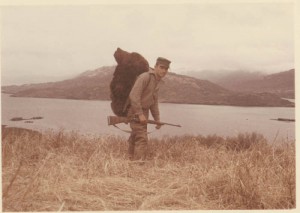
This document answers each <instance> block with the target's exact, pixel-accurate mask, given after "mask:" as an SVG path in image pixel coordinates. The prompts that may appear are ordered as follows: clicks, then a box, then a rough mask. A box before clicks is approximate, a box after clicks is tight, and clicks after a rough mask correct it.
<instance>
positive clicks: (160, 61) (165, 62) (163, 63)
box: [156, 57, 171, 68]
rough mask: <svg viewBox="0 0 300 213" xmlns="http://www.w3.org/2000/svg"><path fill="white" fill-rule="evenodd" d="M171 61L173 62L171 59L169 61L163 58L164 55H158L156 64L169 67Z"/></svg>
mask: <svg viewBox="0 0 300 213" xmlns="http://www.w3.org/2000/svg"><path fill="white" fill-rule="evenodd" d="M170 63H171V61H169V60H168V59H166V58H163V57H158V58H157V60H156V64H161V65H163V66H166V67H168V68H169V66H170Z"/></svg>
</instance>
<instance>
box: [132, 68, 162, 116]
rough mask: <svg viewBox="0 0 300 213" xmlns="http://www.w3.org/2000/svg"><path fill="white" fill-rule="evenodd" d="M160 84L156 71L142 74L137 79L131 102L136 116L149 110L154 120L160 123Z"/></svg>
mask: <svg viewBox="0 0 300 213" xmlns="http://www.w3.org/2000/svg"><path fill="white" fill-rule="evenodd" d="M159 82H160V80H158V79H157V78H156V76H155V73H154V70H152V69H150V70H149V71H148V72H145V73H142V74H140V75H139V76H138V78H137V79H136V81H135V83H134V85H133V87H132V89H131V92H130V94H129V100H130V104H131V108H132V111H133V113H134V114H136V115H140V114H143V110H149V109H150V112H151V114H152V116H153V118H154V120H156V121H159V120H160V117H159V109H158V90H159Z"/></svg>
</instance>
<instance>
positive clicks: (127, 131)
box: [113, 124, 157, 134]
mask: <svg viewBox="0 0 300 213" xmlns="http://www.w3.org/2000/svg"><path fill="white" fill-rule="evenodd" d="M113 126H114V127H116V128H117V129H119V130H121V131H123V132H126V133H131V132H132V131H129V130H125V129H121V128H120V127H118V126H117V125H116V124H113ZM156 130H157V129H154V130H153V131H151V132H147V134H150V133H153V132H155V131H156Z"/></svg>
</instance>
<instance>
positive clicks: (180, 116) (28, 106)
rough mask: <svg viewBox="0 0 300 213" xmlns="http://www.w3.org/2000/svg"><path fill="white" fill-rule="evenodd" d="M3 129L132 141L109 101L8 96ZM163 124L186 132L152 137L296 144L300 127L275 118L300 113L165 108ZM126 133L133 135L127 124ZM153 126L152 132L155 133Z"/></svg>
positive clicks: (288, 110)
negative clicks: (252, 135) (254, 136)
mask: <svg viewBox="0 0 300 213" xmlns="http://www.w3.org/2000/svg"><path fill="white" fill-rule="evenodd" d="M1 97H2V100H1V103H2V124H6V125H8V126H17V127H24V128H30V129H38V130H47V129H49V128H50V129H53V130H60V129H64V130H75V131H80V132H82V133H89V134H118V135H122V136H128V134H127V133H123V132H121V131H120V130H118V129H116V128H115V127H113V126H108V125H107V116H108V115H113V113H112V112H111V109H110V102H109V101H83V100H64V99H45V98H13V97H9V95H7V94H2V96H1ZM160 111H161V120H162V121H165V122H168V123H174V124H180V125H182V127H181V128H178V127H169V126H163V127H162V128H161V129H160V130H158V131H154V132H153V133H152V134H150V137H163V136H166V135H170V136H174V135H184V134H193V135H198V134H201V135H212V134H216V135H219V136H234V135H237V134H238V133H244V132H257V133H261V134H263V135H264V136H265V137H266V138H267V139H268V140H269V141H272V142H273V141H275V142H278V141H282V140H284V141H293V140H295V123H294V122H280V121H274V120H271V119H272V118H295V108H283V107H272V108H270V107H231V106H208V105H188V104H160ZM35 116H42V117H43V119H41V120H34V123H25V122H24V121H10V119H11V118H13V117H23V118H31V117H35ZM120 127H121V128H123V129H127V130H129V126H127V125H125V124H122V125H120ZM154 129H155V128H154V126H153V125H149V131H152V130H154Z"/></svg>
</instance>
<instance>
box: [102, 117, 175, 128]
mask: <svg viewBox="0 0 300 213" xmlns="http://www.w3.org/2000/svg"><path fill="white" fill-rule="evenodd" d="M107 121H108V125H116V124H119V123H126V124H128V123H129V122H131V121H137V122H138V121H139V119H138V118H127V117H119V116H107ZM147 123H148V124H156V125H169V126H176V127H181V125H178V124H170V123H165V122H158V121H153V120H147Z"/></svg>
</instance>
